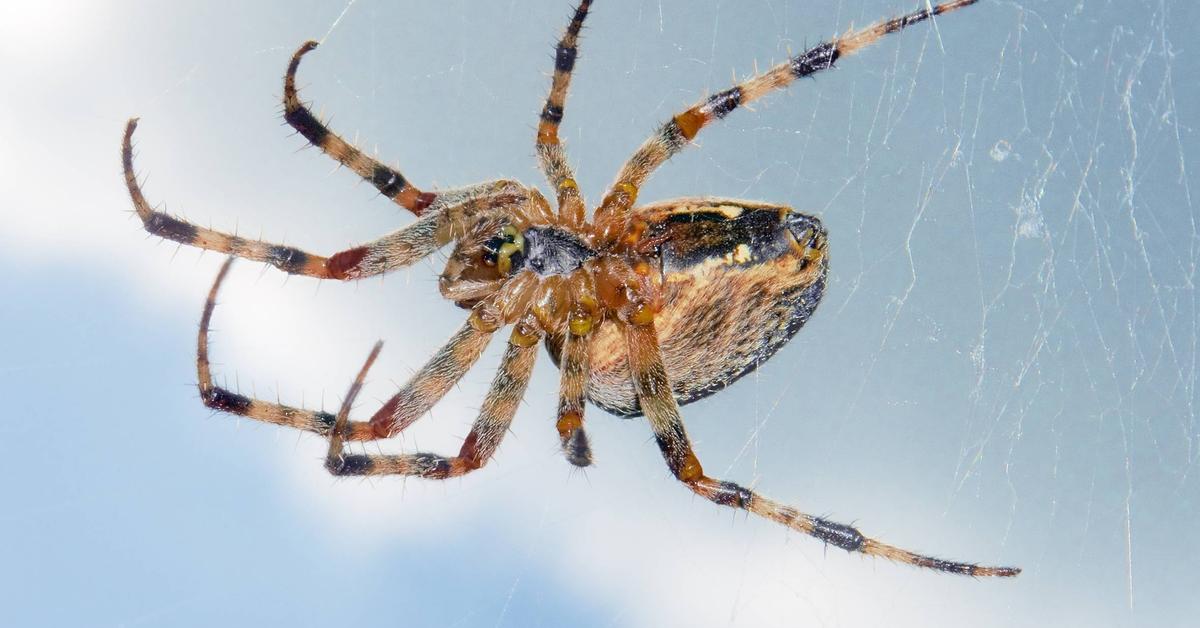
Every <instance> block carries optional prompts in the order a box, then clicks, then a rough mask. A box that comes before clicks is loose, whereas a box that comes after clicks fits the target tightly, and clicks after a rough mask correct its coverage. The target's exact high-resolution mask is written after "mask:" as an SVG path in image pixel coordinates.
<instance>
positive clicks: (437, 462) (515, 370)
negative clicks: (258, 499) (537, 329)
mask: <svg viewBox="0 0 1200 628" xmlns="http://www.w3.org/2000/svg"><path fill="white" fill-rule="evenodd" d="M530 339H532V342H529V340H530ZM539 339H540V335H535V336H532V337H530V336H528V335H526V334H519V333H518V332H517V331H515V330H514V332H513V336H512V339H511V340H510V341H509V345H508V348H507V349H506V350H505V352H504V357H503V358H502V359H501V362H500V369H499V370H498V371H496V377H495V379H493V380H492V387H491V390H489V391H488V394H487V397H486V398H485V399H484V402H483V407H482V408H480V410H479V418H477V419H476V420H475V424H474V425H473V426H472V427H471V432H470V433H469V434H467V438H466V440H465V441H464V442H463V444H462V448H461V449H460V450H459V452H458V455H457V456H441V455H438V454H431V453H415V454H401V455H382V454H347V453H345V451H344V449H343V447H342V441H343V436H344V435H349V434H353V424H352V423H349V422H348V420H347V416H348V415H349V412H350V406H351V404H352V403H353V402H354V397H355V396H356V395H357V394H358V391H359V389H361V387H362V380H363V378H364V377H365V375H366V372H367V369H369V368H370V367H371V363H372V362H374V360H375V356H376V355H377V354H378V351H379V345H376V347H375V349H374V350H373V351H372V353H371V355H370V357H368V358H367V362H366V364H364V365H363V368H362V371H361V372H360V373H359V375H358V378H357V379H356V380H355V383H354V385H353V386H352V387H351V389H350V392H349V394H347V395H346V400H345V401H344V402H343V403H342V409H341V411H340V412H339V413H338V417H337V426H336V427H335V428H334V429H333V431H332V435H331V437H330V439H329V455H328V458H326V461H325V467H326V468H327V469H329V472H330V473H333V474H334V475H406V476H419V477H425V478H438V479H440V478H449V477H457V476H461V475H465V474H467V473H470V472H471V471H474V470H476V469H479V468H480V467H482V466H483V465H485V464H487V461H488V460H489V459H490V458H491V457H492V454H493V453H495V451H496V448H497V447H499V446H500V441H501V440H502V439H503V438H504V434H505V433H506V432H507V431H508V427H509V425H511V424H512V419H513V416H514V415H515V414H516V412H517V406H519V405H520V403H521V398H522V397H524V395H525V387H526V385H527V384H528V383H529V377H530V374H531V373H532V372H533V363H534V360H535V359H536V358H537V351H538V346H537V345H538V340H539Z"/></svg>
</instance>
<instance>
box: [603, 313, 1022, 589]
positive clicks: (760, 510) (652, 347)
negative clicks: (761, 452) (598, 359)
mask: <svg viewBox="0 0 1200 628" xmlns="http://www.w3.org/2000/svg"><path fill="white" fill-rule="evenodd" d="M624 331H625V341H626V346H627V350H628V352H629V368H630V370H631V371H632V374H633V382H634V389H635V390H636V391H637V395H638V400H639V401H640V402H641V405H642V411H643V412H645V415H646V418H647V419H649V421H650V427H651V428H652V429H653V430H654V438H655V440H656V442H657V443H658V447H659V449H660V450H661V451H662V454H663V458H665V459H666V462H667V466H668V467H669V468H670V469H671V473H672V474H674V475H675V477H676V478H678V479H679V481H681V482H683V483H684V484H686V485H687V487H688V488H690V489H691V490H692V491H694V492H695V493H696V494H697V495H700V496H701V497H703V498H705V499H707V500H709V501H711V502H713V503H715V504H719V505H722V506H730V507H732V508H741V509H743V510H747V511H749V512H752V513H754V514H756V515H759V516H761V517H765V518H767V519H770V520H772V521H775V522H777V523H781V524H783V525H785V526H787V527H789V528H791V529H793V530H796V531H797V532H801V533H804V534H807V535H809V536H812V537H815V538H817V539H820V540H822V541H824V542H826V543H828V544H830V545H834V546H836V547H840V548H842V549H844V550H846V551H850V552H861V553H863V554H867V555H870V556H881V557H883V558H887V559H889V560H894V561H898V562H902V563H907V564H910V565H914V566H917V567H925V568H927V569H934V570H937V571H944V572H949V573H958V574H964V575H969V576H1015V575H1017V574H1019V573H1021V570H1020V569H1018V568H1016V567H984V566H980V565H975V564H972V563H964V562H956V561H950V560H943V559H940V558H934V557H932V556H926V555H923V554H917V553H915V552H910V551H908V550H905V549H901V548H899V547H895V546H892V545H888V544H886V543H883V542H880V541H877V540H875V539H872V538H869V537H866V536H864V535H863V534H862V533H861V532H859V531H858V530H856V529H855V528H853V527H851V526H848V525H846V524H843V523H836V522H833V521H829V520H827V519H823V518H821V517H815V516H813V515H809V514H805V513H802V512H800V511H799V510H796V509H795V508H793V507H791V506H787V505H784V504H780V503H779V502H776V501H773V500H770V499H767V498H766V497H763V496H762V495H759V494H758V493H756V492H754V491H752V490H750V489H748V488H745V487H742V486H739V485H737V484H734V483H733V482H725V481H722V480H716V479H713V478H710V477H708V476H707V475H705V474H704V469H703V468H702V467H701V466H700V461H699V459H697V458H696V454H695V453H694V452H693V451H692V444H691V442H690V441H689V440H688V436H687V432H686V430H685V429H684V426H683V419H682V417H680V415H679V406H678V405H677V404H676V403H675V398H674V397H673V396H672V395H671V386H670V382H669V381H668V380H667V372H666V369H665V368H664V367H663V363H662V354H661V352H660V351H659V348H658V340H657V336H656V335H655V331H654V324H653V323H650V324H647V325H626V326H625V327H624Z"/></svg>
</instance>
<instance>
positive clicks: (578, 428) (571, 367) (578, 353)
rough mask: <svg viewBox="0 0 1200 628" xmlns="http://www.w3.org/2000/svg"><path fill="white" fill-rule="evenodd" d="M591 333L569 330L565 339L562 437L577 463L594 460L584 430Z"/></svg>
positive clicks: (561, 363)
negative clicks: (575, 332)
mask: <svg viewBox="0 0 1200 628" xmlns="http://www.w3.org/2000/svg"><path fill="white" fill-rule="evenodd" d="M590 349H591V336H590V335H587V334H584V335H576V334H574V333H570V332H568V333H567V334H566V338H564V340H563V347H562V356H561V359H560V360H559V370H560V371H561V372H562V376H561V377H562V379H561V380H560V383H559V388H558V422H557V424H556V427H557V428H558V437H559V440H560V441H561V443H562V449H563V453H564V454H566V456H567V461H568V462H570V463H571V464H573V465H575V466H577V467H586V466H588V465H590V464H592V449H591V446H590V445H589V444H588V437H587V433H586V432H585V431H584V430H583V413H584V408H585V407H586V401H587V383H588V375H589V373H590V371H589V369H590V362H591V360H590V359H589V358H590V355H591V351H590Z"/></svg>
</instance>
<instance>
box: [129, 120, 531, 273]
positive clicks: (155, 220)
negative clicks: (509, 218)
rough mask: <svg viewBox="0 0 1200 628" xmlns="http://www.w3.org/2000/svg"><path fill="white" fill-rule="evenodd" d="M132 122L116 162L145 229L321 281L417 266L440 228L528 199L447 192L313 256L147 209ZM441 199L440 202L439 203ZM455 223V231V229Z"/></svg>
mask: <svg viewBox="0 0 1200 628" xmlns="http://www.w3.org/2000/svg"><path fill="white" fill-rule="evenodd" d="M137 122H138V121H137V118H133V119H131V120H129V122H128V123H127V124H126V126H125V137H124V140H123V141H122V143H121V161H122V164H123V167H124V171H125V185H126V187H127V188H128V189H129V196H130V198H131V199H132V200H133V207H134V210H135V211H136V212H137V215H138V217H139V218H141V219H142V224H143V225H144V226H145V228H146V231H148V232H150V233H151V234H154V235H156V236H159V237H162V238H166V239H167V240H172V241H175V242H180V243H182V244H187V245H190V246H196V247H199V248H202V249H207V250H210V251H217V252H220V253H228V254H231V255H235V256H237V257H241V258H244V259H249V260H253V261H258V262H265V263H267V264H271V265H272V266H275V267H276V268H278V269H280V270H282V271H284V272H286V273H289V274H293V275H306V276H309V277H318V278H321V279H360V278H363V277H369V276H371V275H378V274H381V273H386V272H388V271H391V270H395V269H397V268H401V267H404V266H408V265H410V264H413V263H415V262H417V261H418V260H420V259H422V258H424V257H426V256H427V255H429V254H431V253H433V252H434V251H436V250H437V249H439V248H440V247H441V246H442V245H443V244H445V241H444V240H445V237H446V233H444V232H443V231H444V230H443V227H445V226H446V225H450V226H451V229H450V230H449V236H450V237H454V236H456V235H460V233H459V232H461V230H462V229H463V227H462V225H465V224H467V223H468V222H469V221H470V218H471V217H473V216H474V215H475V214H478V213H480V212H482V211H487V210H490V209H495V208H500V207H513V206H515V205H518V204H523V203H526V202H527V201H528V195H527V194H526V193H525V190H524V188H520V191H517V190H514V188H513V185H517V187H520V186H519V184H512V183H511V182H509V181H493V182H488V183H480V184H476V185H473V186H467V187H464V188H461V189H458V190H453V191H452V193H448V194H447V195H445V196H444V197H441V198H439V200H438V203H437V204H436V205H435V207H434V209H432V210H430V211H428V212H426V213H425V215H423V216H422V217H421V218H420V219H418V220H417V221H416V222H415V223H413V224H411V225H408V226H407V227H404V228H403V229H400V230H398V231H394V232H392V233H390V234H388V235H385V236H383V237H382V238H379V239H377V240H374V241H372V242H368V243H366V244H363V245H360V246H356V247H353V248H350V249H346V250H344V251H339V252H337V253H335V254H333V255H331V256H329V257H324V256H321V255H315V254H313V253H308V252H306V251H303V250H300V249H298V248H295V247H291V246H285V245H281V244H272V243H270V242H263V241H261V240H251V239H248V238H243V237H240V236H236V235H232V234H228V233H223V232H220V231H214V230H212V229H208V228H205V227H200V226H197V225H194V224H192V223H190V222H187V221H185V220H181V219H179V218H176V217H174V216H171V215H170V214H167V213H165V212H161V211H158V210H156V209H154V208H153V207H151V206H150V203H149V202H148V201H147V200H146V197H145V195H144V194H143V193H142V189H141V186H140V185H139V184H138V181H137V175H136V174H135V173H134V170H133V132H134V130H135V129H137ZM443 201H445V202H443ZM456 225H457V227H456Z"/></svg>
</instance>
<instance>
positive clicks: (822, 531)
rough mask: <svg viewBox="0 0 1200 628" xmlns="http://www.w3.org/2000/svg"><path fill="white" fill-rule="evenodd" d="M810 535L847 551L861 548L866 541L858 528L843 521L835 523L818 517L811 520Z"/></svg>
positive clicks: (855, 550)
mask: <svg viewBox="0 0 1200 628" xmlns="http://www.w3.org/2000/svg"><path fill="white" fill-rule="evenodd" d="M812 535H813V536H815V537H817V538H818V539H821V540H822V541H825V542H826V543H829V544H830V545H833V546H835V547H840V548H842V549H844V550H846V551H849V552H857V551H859V550H861V549H862V547H863V544H864V543H866V541H867V539H866V537H864V536H863V535H862V533H861V532H859V531H858V530H855V529H854V528H852V527H850V526H848V525H846V524H844V523H835V522H833V521H829V520H827V519H821V518H819V517H818V518H815V519H813V521H812Z"/></svg>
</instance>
